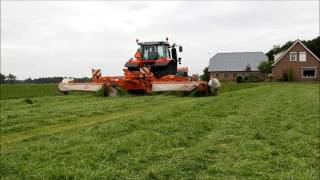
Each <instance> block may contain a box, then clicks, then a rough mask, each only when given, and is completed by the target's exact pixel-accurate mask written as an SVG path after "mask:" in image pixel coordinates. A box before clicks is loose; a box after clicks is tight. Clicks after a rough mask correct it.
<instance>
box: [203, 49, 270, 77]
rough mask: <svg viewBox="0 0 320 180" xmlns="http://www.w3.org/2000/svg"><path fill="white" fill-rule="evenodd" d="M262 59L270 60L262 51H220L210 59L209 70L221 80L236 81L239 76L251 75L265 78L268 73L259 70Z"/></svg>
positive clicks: (211, 74)
mask: <svg viewBox="0 0 320 180" xmlns="http://www.w3.org/2000/svg"><path fill="white" fill-rule="evenodd" d="M262 61H268V57H267V56H266V55H265V54H264V53H262V52H232V53H218V54H216V55H215V56H213V57H212V58H211V59H210V62H209V68H208V71H209V73H210V76H211V77H215V78H217V79H219V80H220V81H235V80H236V77H237V76H243V77H244V76H249V75H254V76H256V77H258V78H259V79H264V78H265V77H266V75H265V74H262V73H260V72H259V70H258V66H259V64H260V63H261V62H262Z"/></svg>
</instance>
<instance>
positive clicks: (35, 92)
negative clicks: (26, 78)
mask: <svg viewBox="0 0 320 180" xmlns="http://www.w3.org/2000/svg"><path fill="white" fill-rule="evenodd" d="M57 94H59V92H58V91H57V85H56V84H0V99H12V98H21V97H25V98H27V97H40V96H55V95H57Z"/></svg>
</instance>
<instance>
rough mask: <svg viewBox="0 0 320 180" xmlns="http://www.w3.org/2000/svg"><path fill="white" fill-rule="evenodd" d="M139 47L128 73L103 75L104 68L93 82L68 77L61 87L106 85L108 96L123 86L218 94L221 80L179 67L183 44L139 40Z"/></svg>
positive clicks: (146, 90) (136, 89) (94, 88)
mask: <svg viewBox="0 0 320 180" xmlns="http://www.w3.org/2000/svg"><path fill="white" fill-rule="evenodd" d="M137 43H138V45H139V48H138V50H137V52H136V53H135V56H134V59H133V58H131V59H130V60H129V61H128V62H126V64H125V68H124V69H123V71H124V76H105V77H102V76H101V71H100V69H97V70H92V79H91V82H90V83H75V82H73V80H72V79H64V80H63V81H62V82H61V83H59V86H58V88H59V90H60V91H62V92H65V93H67V92H69V91H98V90H100V89H101V88H104V89H105V90H106V92H107V94H108V95H116V94H117V92H118V91H119V90H120V88H121V89H124V90H126V91H128V92H143V93H147V94H151V93H152V92H164V91H183V92H189V93H190V92H193V91H197V92H200V93H202V94H204V95H209V94H212V93H213V94H216V92H217V89H218V88H219V87H220V83H219V81H218V80H217V79H214V78H212V79H210V81H209V83H207V82H205V81H199V80H198V79H196V78H191V77H188V74H187V69H188V68H177V65H178V63H179V64H180V63H181V58H178V56H177V48H178V49H179V51H180V52H182V46H178V45H176V44H173V45H170V44H169V42H168V40H167V41H156V42H138V40H137Z"/></svg>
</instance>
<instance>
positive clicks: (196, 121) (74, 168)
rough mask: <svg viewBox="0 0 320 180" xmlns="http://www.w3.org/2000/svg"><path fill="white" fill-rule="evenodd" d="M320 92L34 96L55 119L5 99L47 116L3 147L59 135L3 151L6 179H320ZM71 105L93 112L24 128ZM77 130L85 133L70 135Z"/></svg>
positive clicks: (280, 87)
mask: <svg viewBox="0 0 320 180" xmlns="http://www.w3.org/2000/svg"><path fill="white" fill-rule="evenodd" d="M318 95H319V86H318V85H317V84H262V85H260V86H258V87H255V88H247V89H242V90H239V91H232V92H231V91H229V92H228V93H221V94H220V96H218V97H203V98H192V97H188V98H181V97H174V96H144V97H120V98H98V97H90V96H88V97H87V96H81V99H82V100H79V99H80V98H79V96H56V97H39V98H32V100H33V101H35V103H34V104H33V105H36V104H37V103H39V102H48V104H47V105H48V106H47V109H51V110H52V111H51V112H48V111H41V108H42V107H43V106H45V103H42V104H41V103H40V105H38V106H30V107H27V106H29V105H30V104H29V105H28V104H26V103H25V102H23V101H21V99H20V100H19V99H18V100H13V99H10V100H3V101H1V103H3V102H6V103H7V104H6V109H5V110H4V111H2V112H9V111H12V109H15V107H16V106H17V105H18V106H19V105H20V107H19V108H26V109H34V110H36V111H38V110H39V112H38V113H37V114H33V115H31V117H30V119H29V121H26V120H23V118H22V116H18V117H16V118H14V121H15V123H16V124H22V125H20V126H22V127H21V128H22V129H21V130H20V131H7V132H6V135H5V136H4V137H3V138H4V139H2V140H8V139H14V138H15V137H14V135H18V134H20V133H24V132H29V133H31V134H32V130H41V129H43V132H46V128H48V127H53V126H56V127H57V128H56V129H61V130H60V131H54V132H52V133H43V132H40V133H39V132H38V131H37V132H35V134H33V136H32V137H29V138H26V139H21V140H18V141H12V142H10V143H5V144H3V145H2V146H1V178H2V179H15V178H27V179H32V178H36V179H39V178H42V179H68V178H69V179H73V178H75V179H85V178H87V179H94V178H96V179H169V178H171V179H181V178H184V179H217V178H218V179H219V178H220V179H234V178H240V179H318V178H319V162H318V161H317V160H318V159H319V157H320V156H319V151H318V147H319V133H318V132H319V99H318ZM60 98H61V99H60ZM54 99H57V100H54ZM70 105H71V108H69V109H67V111H72V113H70V114H73V113H74V114H78V113H81V112H83V111H85V109H86V108H87V110H86V111H85V112H86V113H87V114H85V115H84V116H82V117H80V118H79V117H78V116H75V117H74V118H71V117H70V119H69V121H63V120H62V121H61V122H62V123H61V122H59V123H54V122H53V123H52V124H50V123H49V124H46V123H40V124H38V125H37V126H32V125H31V127H32V128H29V129H28V128H27V129H23V126H28V123H30V124H33V123H34V122H37V121H39V120H40V119H41V118H45V115H47V119H52V118H54V117H55V114H54V113H53V112H61V111H62V110H63V108H67V107H69V106H70ZM91 106H92V107H91ZM1 107H2V106H1ZM75 109H80V110H75ZM297 109H299V111H297ZM106 110H109V111H106ZM97 111H98V112H100V113H98V114H97V113H96V112H97ZM105 111H106V112H105ZM117 112H118V113H117ZM132 112H133V114H131V113H132ZM20 113H24V112H18V113H17V114H20ZM26 114H28V113H25V114H24V115H26ZM39 114H43V115H42V116H41V115H39ZM32 116H33V117H34V120H32V119H33V118H32ZM38 116H40V117H38ZM63 116H66V117H67V113H65V114H63ZM61 118H62V116H61ZM110 119H112V120H110ZM109 120H110V121H109ZM48 121H50V120H48ZM90 122H97V123H92V124H90ZM87 123H89V124H87ZM77 124H84V126H81V125H79V126H74V127H72V128H66V127H70V126H68V125H77ZM6 126H10V124H6V125H5V126H3V127H6ZM63 128H66V129H63ZM9 129H10V128H9ZM11 135H12V136H11ZM20 135H21V134H20ZM10 136H11V137H10ZM9 137H10V138H9Z"/></svg>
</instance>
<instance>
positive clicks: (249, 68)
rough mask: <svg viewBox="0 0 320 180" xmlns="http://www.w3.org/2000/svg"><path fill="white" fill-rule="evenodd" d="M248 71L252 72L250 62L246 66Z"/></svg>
mask: <svg viewBox="0 0 320 180" xmlns="http://www.w3.org/2000/svg"><path fill="white" fill-rule="evenodd" d="M245 70H246V71H247V72H250V71H251V67H250V64H248V65H247V66H246V69H245Z"/></svg>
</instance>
